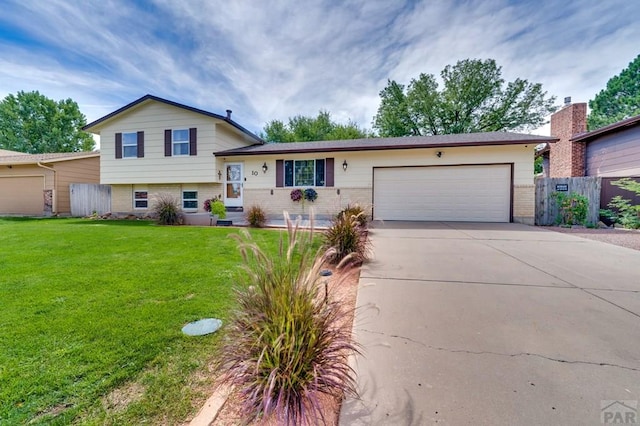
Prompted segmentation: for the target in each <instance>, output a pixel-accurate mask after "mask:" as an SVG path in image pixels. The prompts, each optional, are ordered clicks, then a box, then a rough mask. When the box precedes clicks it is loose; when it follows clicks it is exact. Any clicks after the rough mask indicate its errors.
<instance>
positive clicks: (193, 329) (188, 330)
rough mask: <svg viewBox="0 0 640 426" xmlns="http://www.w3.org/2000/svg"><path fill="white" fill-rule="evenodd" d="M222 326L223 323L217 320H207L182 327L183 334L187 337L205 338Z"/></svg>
mask: <svg viewBox="0 0 640 426" xmlns="http://www.w3.org/2000/svg"><path fill="white" fill-rule="evenodd" d="M221 326H222V321H221V320H219V319H216V318H205V319H201V320H198V321H195V322H190V323H189V324H187V325H185V326H184V327H182V332H183V333H184V334H186V335H187V336H204V335H205V334H211V333H213V332H215V331H217V330H218V329H219V328H220V327H221Z"/></svg>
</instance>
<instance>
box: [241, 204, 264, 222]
mask: <svg viewBox="0 0 640 426" xmlns="http://www.w3.org/2000/svg"><path fill="white" fill-rule="evenodd" d="M246 217H247V222H249V226H251V227H254V228H262V227H263V226H264V224H265V223H266V222H267V215H266V213H265V212H264V209H263V208H262V207H260V206H259V205H257V204H254V205H252V206H251V207H249V210H247V216H246Z"/></svg>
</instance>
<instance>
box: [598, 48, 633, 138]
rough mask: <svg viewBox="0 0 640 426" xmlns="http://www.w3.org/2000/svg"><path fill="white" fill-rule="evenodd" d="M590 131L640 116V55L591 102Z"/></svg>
mask: <svg viewBox="0 0 640 426" xmlns="http://www.w3.org/2000/svg"><path fill="white" fill-rule="evenodd" d="M589 108H590V109H591V112H590V113H589V117H588V118H587V126H588V127H589V130H595V129H599V128H600V127H604V126H606V125H608V124H611V123H615V122H617V121H620V120H624V119H625V118H629V117H633V116H634V115H638V114H640V55H638V57H636V59H634V60H633V61H632V62H631V63H630V64H629V66H628V67H627V68H625V69H623V70H622V72H621V73H620V74H618V75H616V76H615V77H612V78H611V79H610V80H609V81H608V82H607V87H606V88H605V89H603V90H601V91H600V93H598V94H597V95H596V96H595V98H593V99H592V100H590V101H589Z"/></svg>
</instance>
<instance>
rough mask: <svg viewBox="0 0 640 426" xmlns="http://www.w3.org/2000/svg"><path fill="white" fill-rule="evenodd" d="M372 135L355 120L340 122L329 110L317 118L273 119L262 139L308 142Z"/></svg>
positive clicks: (266, 126) (268, 140) (297, 116)
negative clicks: (285, 121) (336, 120)
mask: <svg viewBox="0 0 640 426" xmlns="http://www.w3.org/2000/svg"><path fill="white" fill-rule="evenodd" d="M369 136H370V135H369V134H368V132H367V131H366V130H364V129H361V128H360V127H359V126H358V125H357V124H356V123H355V122H353V121H349V122H348V123H347V124H338V123H336V122H334V121H333V120H331V114H330V113H329V112H328V111H322V110H321V111H320V112H319V113H318V116H317V117H316V118H313V117H305V116H302V115H296V116H294V117H290V118H289V122H288V123H287V124H285V123H283V122H282V121H280V120H272V121H270V122H269V123H267V124H266V125H265V126H264V132H263V133H262V135H261V137H262V139H264V140H266V141H267V142H308V141H328V140H342V139H360V138H366V137H369Z"/></svg>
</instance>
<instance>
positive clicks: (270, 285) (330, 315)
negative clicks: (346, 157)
mask: <svg viewBox="0 0 640 426" xmlns="http://www.w3.org/2000/svg"><path fill="white" fill-rule="evenodd" d="M285 219H286V221H287V226H288V233H287V235H288V241H287V242H286V243H285V242H282V241H281V244H280V250H279V255H277V256H274V257H272V256H268V255H267V254H266V253H265V251H264V250H263V249H262V248H261V247H259V246H258V245H257V244H256V243H254V242H253V241H252V239H251V237H250V235H249V233H248V232H247V231H246V230H242V232H243V234H242V236H236V237H237V238H238V240H239V246H240V251H241V253H242V255H243V258H244V265H245V269H246V272H247V274H246V276H245V278H244V282H243V284H244V286H243V287H242V288H241V289H239V290H237V296H238V309H237V311H236V312H235V314H234V315H233V317H232V319H231V321H230V323H229V326H228V328H227V333H226V337H225V340H224V342H223V345H222V348H221V350H220V353H219V357H218V359H219V362H218V365H217V371H218V372H219V374H220V376H219V377H220V380H219V382H220V383H222V384H227V385H232V386H234V387H235V390H236V392H237V393H238V394H239V396H240V398H241V405H242V413H243V414H244V417H245V419H244V420H245V421H247V422H249V421H252V420H259V419H260V418H269V417H271V416H274V417H275V419H276V422H277V424H290V425H298V424H319V423H322V422H323V417H322V416H323V413H322V405H321V402H320V401H321V400H320V396H321V395H323V394H324V395H331V396H333V397H337V398H340V397H342V396H343V395H344V394H345V393H346V394H348V395H352V396H355V383H354V377H353V375H354V372H353V370H352V369H351V367H350V366H349V364H348V356H349V355H350V354H351V353H353V352H354V351H355V352H357V351H358V347H357V345H356V343H355V342H354V341H353V339H352V337H351V332H350V330H349V329H348V327H344V326H343V321H344V320H345V316H346V314H347V312H345V310H344V309H342V308H341V305H340V304H339V303H337V302H336V301H333V300H331V299H329V300H327V301H325V299H324V291H322V286H321V283H322V281H321V277H320V274H319V272H320V270H321V268H322V267H323V265H324V264H325V262H326V260H327V256H328V255H329V253H323V254H320V252H316V251H314V249H313V237H314V236H313V232H312V231H309V232H306V231H303V230H300V229H299V228H298V224H299V222H296V223H295V224H293V223H292V222H291V220H290V219H289V218H288V217H287V216H286V215H285Z"/></svg>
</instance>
